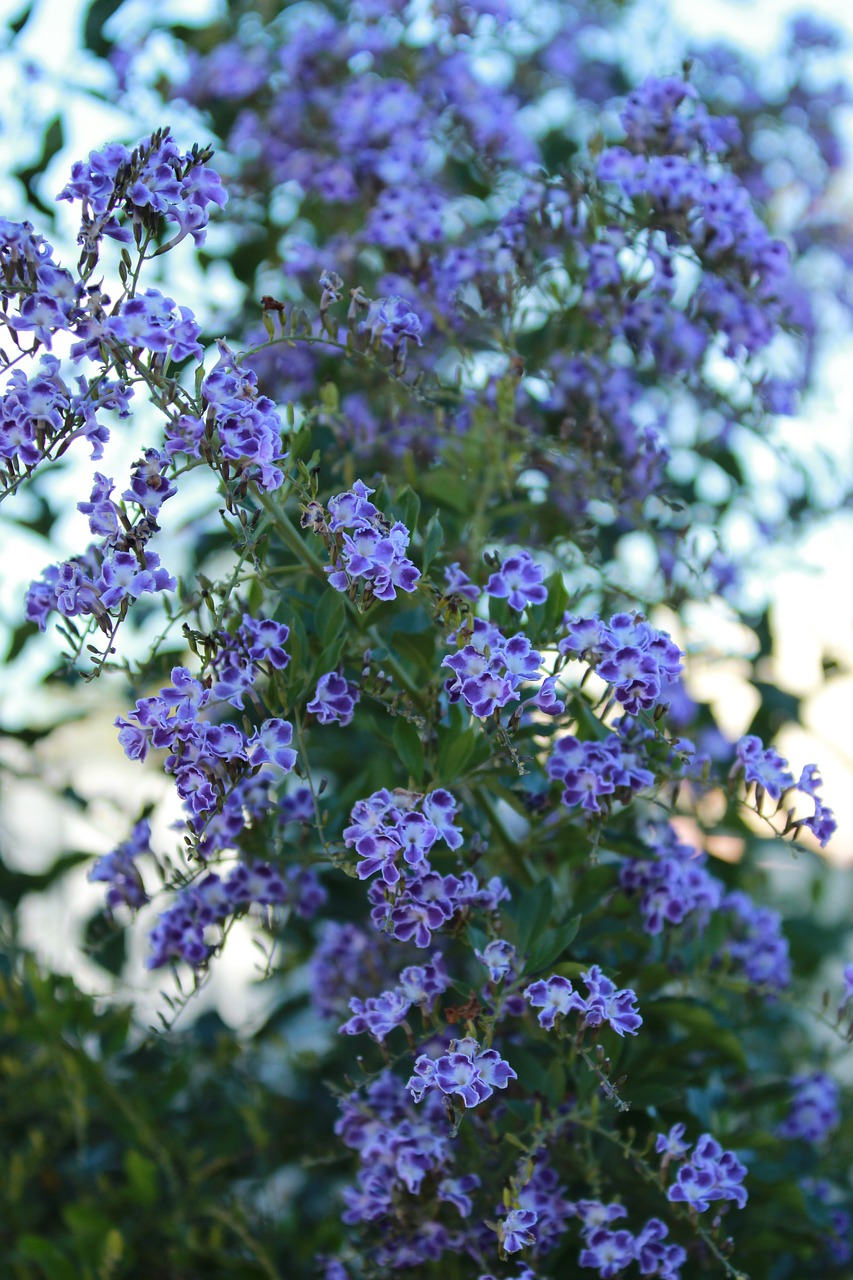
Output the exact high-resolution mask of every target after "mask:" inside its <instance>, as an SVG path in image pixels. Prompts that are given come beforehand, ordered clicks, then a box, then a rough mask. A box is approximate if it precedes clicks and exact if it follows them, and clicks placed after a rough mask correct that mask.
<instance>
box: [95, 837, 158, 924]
mask: <svg viewBox="0 0 853 1280" xmlns="http://www.w3.org/2000/svg"><path fill="white" fill-rule="evenodd" d="M150 852H151V823H150V822H149V821H148V819H147V818H141V819H140V821H139V822H137V823H136V825H135V826H134V828H133V831H132V832H131V834H130V836H129V838H128V839H127V840H124V841H123V842H122V843H121V844H120V845H119V846H118V848H117V849H114V850H113V851H112V853H107V854H104V855H103V857H100V858H98V859H97V860H96V861H95V862H94V863H93V864H92V866H91V867H90V868H89V871H88V874H87V877H86V878H87V879H88V880H93V881H100V882H103V883H105V884H108V885H109V886H110V887H109V889H108V890H107V906H108V907H110V908H112V907H116V906H118V904H119V903H120V902H123V903H125V904H126V905H127V906H128V907H141V906H143V905H144V903H146V902H147V901H148V894H147V893H146V892H145V886H144V884H143V882H142V876H141V875H140V872H139V868H138V867H137V865H136V859H137V858H139V857H142V856H143V855H145V854H148V853H150Z"/></svg>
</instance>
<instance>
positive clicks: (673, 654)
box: [559, 613, 684, 716]
mask: <svg viewBox="0 0 853 1280" xmlns="http://www.w3.org/2000/svg"><path fill="white" fill-rule="evenodd" d="M565 626H566V635H565V636H564V637H563V639H562V640H561V641H560V643H559V650H560V653H562V654H563V655H564V656H569V657H573V658H579V659H582V660H583V661H585V662H588V663H589V664H590V665H591V666H592V667H593V668H594V669H595V671H596V672H597V673H598V674H599V675H600V676H601V678H602V680H606V681H607V683H608V684H610V685H612V686H613V692H614V694H615V695H616V700H617V701H618V702H620V703H621V704H622V706H623V707H624V709H625V711H626V713H627V714H628V715H632V716H635V715H637V714H638V713H639V712H640V711H648V710H650V709H651V708H652V707H654V706H655V704H656V703H657V702H658V701H659V700H660V697H661V691H662V689H664V688H665V686H666V685H667V684H668V682H669V681H671V680H674V679H675V678H676V677H677V676H678V673H679V672H680V671H681V669H682V662H681V659H682V658H683V656H684V655H683V653H682V652H681V650H680V649H679V647H678V645H677V644H675V642H674V641H673V640H672V639H671V637H670V636H669V634H668V633H667V632H666V631H658V630H657V629H656V628H655V627H653V626H652V625H651V624H650V623H648V622H647V621H646V619H645V618H644V617H643V616H642V614H630V613H617V614H614V615H613V617H612V618H611V619H610V622H609V623H608V622H603V621H602V620H601V618H598V617H593V618H575V617H572V616H571V615H567V616H566V618H565Z"/></svg>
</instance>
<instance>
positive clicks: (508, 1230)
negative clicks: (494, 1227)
mask: <svg viewBox="0 0 853 1280" xmlns="http://www.w3.org/2000/svg"><path fill="white" fill-rule="evenodd" d="M538 1217H539V1215H538V1213H537V1212H536V1211H535V1209H510V1211H509V1213H508V1214H507V1215H506V1217H505V1218H504V1220H503V1221H502V1222H500V1223H498V1236H499V1239H500V1242H501V1247H502V1248H503V1251H504V1253H518V1251H519V1249H523V1248H524V1247H525V1246H526V1245H529V1244H533V1240H534V1236H533V1232H532V1230H531V1227H534V1226H535V1225H536V1222H537V1219H538Z"/></svg>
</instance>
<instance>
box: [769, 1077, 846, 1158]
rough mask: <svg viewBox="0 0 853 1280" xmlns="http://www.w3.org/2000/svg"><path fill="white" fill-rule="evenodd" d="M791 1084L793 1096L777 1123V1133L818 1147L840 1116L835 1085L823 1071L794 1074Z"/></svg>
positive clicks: (837, 1090) (835, 1125) (838, 1097)
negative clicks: (789, 1107)
mask: <svg viewBox="0 0 853 1280" xmlns="http://www.w3.org/2000/svg"><path fill="white" fill-rule="evenodd" d="M791 1084H792V1086H793V1089H794V1096H793V1099H792V1100H791V1109H790V1111H789V1113H788V1115H787V1117H786V1118H785V1120H783V1122H782V1124H780V1126H779V1129H778V1133H779V1136H780V1137H782V1138H800V1139H801V1140H802V1141H803V1142H809V1143H811V1144H812V1146H819V1145H820V1144H821V1143H822V1142H823V1141H824V1140H825V1139H826V1137H827V1135H828V1134H830V1133H831V1132H832V1130H833V1129H835V1128H836V1127H837V1125H838V1123H839V1121H840V1119H841V1112H840V1109H839V1100H840V1090H839V1088H838V1085H837V1084H836V1082H835V1081H834V1080H833V1079H832V1077H831V1076H828V1075H827V1074H826V1073H825V1072H824V1071H813V1072H812V1073H811V1074H810V1075H799V1076H794V1078H793V1079H792V1081H791Z"/></svg>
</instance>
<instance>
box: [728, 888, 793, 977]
mask: <svg viewBox="0 0 853 1280" xmlns="http://www.w3.org/2000/svg"><path fill="white" fill-rule="evenodd" d="M720 906H721V907H722V909H723V910H724V911H731V912H732V913H733V916H734V931H733V936H732V937H730V938H729V940H728V941H727V943H726V945H725V947H724V953H725V954H726V955H727V956H729V957H730V958H731V959H732V960H734V961H735V962H736V963H737V964H738V965H740V966H741V967H742V969H743V972H744V974H745V976H746V977H747V979H748V980H749V981H750V982H752V983H754V984H755V985H756V986H759V987H767V988H769V989H770V990H776V991H782V990H784V988H785V987H787V986H789V985H790V982H791V960H790V956H789V951H788V940H787V938H786V937H785V935H784V933H783V932H782V917H781V916H780V914H779V912H778V911H775V910H774V909H773V907H762V906H757V905H756V904H755V903H754V902H753V901H752V899H751V898H750V897H749V895H748V894H746V893H744V892H742V891H741V890H739V889H738V890H734V891H733V892H731V893H727V894H726V896H725V897H724V898H723V900H722V902H721V903H720Z"/></svg>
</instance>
